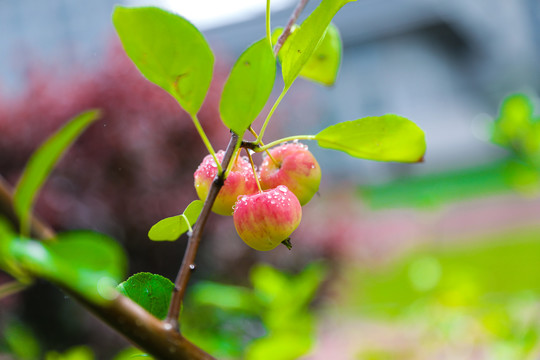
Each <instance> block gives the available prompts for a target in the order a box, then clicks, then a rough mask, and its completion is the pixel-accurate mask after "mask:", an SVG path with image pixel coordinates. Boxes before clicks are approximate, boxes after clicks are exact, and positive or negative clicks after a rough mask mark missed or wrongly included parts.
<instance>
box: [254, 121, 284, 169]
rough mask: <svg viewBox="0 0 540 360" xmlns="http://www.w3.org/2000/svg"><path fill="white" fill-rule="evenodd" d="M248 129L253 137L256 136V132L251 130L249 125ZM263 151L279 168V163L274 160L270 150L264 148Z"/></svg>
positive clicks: (262, 144)
mask: <svg viewBox="0 0 540 360" xmlns="http://www.w3.org/2000/svg"><path fill="white" fill-rule="evenodd" d="M248 130H249V132H250V133H251V134H252V135H253V136H255V138H257V137H258V135H257V133H256V132H255V130H253V128H252V127H251V126H250V127H249V128H248ZM261 146H264V143H263V142H262V141H261ZM265 151H266V155H268V157H269V158H270V160H272V162H273V163H274V165H276V166H277V167H278V168H279V167H280V165H279V163H278V162H277V161H276V159H274V157H273V156H272V154H270V151H268V150H265Z"/></svg>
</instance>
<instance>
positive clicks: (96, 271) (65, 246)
mask: <svg viewBox="0 0 540 360" xmlns="http://www.w3.org/2000/svg"><path fill="white" fill-rule="evenodd" d="M10 253H11V254H12V256H13V257H14V258H15V260H16V261H17V262H18V265H19V266H20V267H21V268H23V269H24V270H25V271H27V272H29V273H30V274H33V275H35V276H39V277H43V278H46V279H48V280H50V281H52V282H55V283H58V284H61V285H63V286H66V287H68V288H70V289H71V290H73V291H75V292H77V293H79V294H81V295H83V296H85V297H87V298H88V299H89V300H90V301H94V302H103V301H106V300H110V299H112V298H114V296H116V291H114V286H115V285H116V284H117V283H118V282H119V281H120V280H121V279H122V278H123V277H124V272H125V267H126V258H125V255H124V252H123V250H122V248H121V247H120V245H118V243H117V242H115V241H114V240H113V239H111V238H109V237H108V236H106V235H103V234H99V233H95V232H91V231H72V232H66V233H61V234H58V236H57V238H56V241H51V242H48V243H43V242H40V241H36V240H30V239H25V238H20V239H18V240H17V241H14V242H12V243H11V244H10Z"/></svg>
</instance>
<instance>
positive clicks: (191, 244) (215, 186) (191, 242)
mask: <svg viewBox="0 0 540 360" xmlns="http://www.w3.org/2000/svg"><path fill="white" fill-rule="evenodd" d="M237 144H238V135H236V134H235V133H231V139H230V141H229V145H227V149H226V150H225V155H224V156H223V162H222V164H221V165H222V168H224V169H227V168H228V167H229V163H230V162H231V159H232V157H233V154H234V152H235V150H236V147H237ZM224 183H225V175H224V173H223V172H219V173H218V175H217V176H216V178H215V179H214V182H213V183H212V186H211V187H210V190H209V192H208V196H207V197H206V200H205V202H204V206H203V209H202V212H201V215H200V216H199V218H198V219H197V222H196V223H195V226H194V227H193V233H192V234H191V236H190V237H189V239H188V244H187V248H186V251H185V253H184V258H183V260H182V265H180V270H179V271H178V275H177V276H176V281H175V284H174V285H175V286H174V289H173V293H172V297H171V304H170V305H169V312H168V313H167V317H166V318H165V322H166V323H167V324H169V325H171V326H172V327H173V328H174V329H176V330H178V316H179V314H180V304H181V303H182V299H183V298H184V293H185V292H186V287H187V283H188V281H189V278H190V276H191V273H192V272H193V271H194V270H195V257H196V255H197V250H198V248H199V244H200V242H201V237H202V232H203V230H204V227H205V225H206V221H207V220H208V216H209V215H210V211H211V209H212V206H213V205H214V202H215V200H216V197H217V195H218V193H219V190H221V188H222V187H223V184H224Z"/></svg>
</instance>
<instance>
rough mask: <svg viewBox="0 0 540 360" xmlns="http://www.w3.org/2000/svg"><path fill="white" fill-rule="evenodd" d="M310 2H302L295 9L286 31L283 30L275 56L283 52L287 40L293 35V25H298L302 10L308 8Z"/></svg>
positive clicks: (276, 46) (275, 48) (301, 0)
mask: <svg viewBox="0 0 540 360" xmlns="http://www.w3.org/2000/svg"><path fill="white" fill-rule="evenodd" d="M308 1H309V0H300V2H299V3H298V5H297V6H296V8H295V9H294V11H293V13H292V14H291V17H290V18H289V21H288V22H287V25H286V26H285V29H283V32H282V33H281V35H280V36H279V38H278V40H277V42H276V45H275V46H274V54H276V55H277V54H278V53H279V50H281V47H282V46H283V44H285V40H287V38H288V37H289V35H290V34H291V29H292V27H293V25H294V24H295V23H296V20H298V17H299V16H300V14H301V13H302V10H304V8H305V7H306V5H307V3H308Z"/></svg>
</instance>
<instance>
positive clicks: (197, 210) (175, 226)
mask: <svg viewBox="0 0 540 360" xmlns="http://www.w3.org/2000/svg"><path fill="white" fill-rule="evenodd" d="M203 205H204V202H203V201H201V200H195V201H192V202H191V203H190V204H189V205H188V207H187V208H186V210H185V211H184V213H183V214H180V215H176V216H171V217H168V218H165V219H162V220H160V221H158V222H157V223H156V224H154V226H152V228H150V231H148V237H149V238H150V240H154V241H175V240H177V239H178V238H179V237H180V235H182V234H183V233H185V232H187V231H188V230H189V228H190V227H191V226H193V225H194V224H195V222H196V221H197V218H198V217H199V215H200V214H201V211H202V208H203ZM184 216H185V217H184ZM186 218H187V219H188V220H189V226H188V223H187V222H186Z"/></svg>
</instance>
